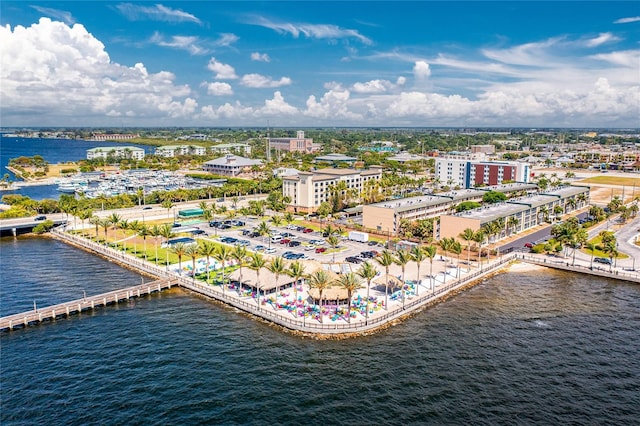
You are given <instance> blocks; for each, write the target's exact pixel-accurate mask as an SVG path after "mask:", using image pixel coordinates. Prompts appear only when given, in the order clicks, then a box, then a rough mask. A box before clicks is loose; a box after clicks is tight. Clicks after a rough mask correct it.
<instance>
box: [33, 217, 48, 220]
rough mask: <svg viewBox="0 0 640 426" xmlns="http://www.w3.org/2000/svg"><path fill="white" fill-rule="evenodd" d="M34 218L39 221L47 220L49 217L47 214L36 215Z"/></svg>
mask: <svg viewBox="0 0 640 426" xmlns="http://www.w3.org/2000/svg"><path fill="white" fill-rule="evenodd" d="M34 220H37V221H41V220H47V217H46V216H36V218H35V219H34Z"/></svg>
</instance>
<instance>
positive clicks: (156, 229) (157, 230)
mask: <svg viewBox="0 0 640 426" xmlns="http://www.w3.org/2000/svg"><path fill="white" fill-rule="evenodd" d="M149 235H151V236H152V237H153V242H154V245H155V247H156V266H157V265H158V237H161V236H162V228H161V227H160V226H158V225H153V226H152V227H151V228H150V229H149Z"/></svg>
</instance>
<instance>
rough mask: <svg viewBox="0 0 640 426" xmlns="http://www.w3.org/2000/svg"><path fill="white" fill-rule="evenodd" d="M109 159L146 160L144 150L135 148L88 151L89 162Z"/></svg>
mask: <svg viewBox="0 0 640 426" xmlns="http://www.w3.org/2000/svg"><path fill="white" fill-rule="evenodd" d="M108 157H113V158H130V159H133V160H144V149H142V148H138V147H135V146H103V147H97V148H91V149H88V150H87V160H94V159H98V158H102V159H105V160H106V159H107V158H108Z"/></svg>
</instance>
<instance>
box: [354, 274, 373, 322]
mask: <svg viewBox="0 0 640 426" xmlns="http://www.w3.org/2000/svg"><path fill="white" fill-rule="evenodd" d="M357 274H358V276H359V277H360V278H362V279H363V280H365V281H366V282H367V311H366V313H365V324H368V322H369V289H370V288H371V281H372V280H373V279H374V278H375V277H376V275H378V270H377V269H376V268H375V266H373V264H371V263H369V262H368V261H366V262H364V263H363V264H362V265H360V268H359V269H358V271H357Z"/></svg>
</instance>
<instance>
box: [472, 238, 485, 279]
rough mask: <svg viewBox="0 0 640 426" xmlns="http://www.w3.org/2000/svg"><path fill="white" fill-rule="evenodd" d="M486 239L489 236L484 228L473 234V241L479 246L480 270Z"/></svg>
mask: <svg viewBox="0 0 640 426" xmlns="http://www.w3.org/2000/svg"><path fill="white" fill-rule="evenodd" d="M485 238H487V234H485V232H484V230H483V229H482V228H480V229H478V230H477V231H476V232H475V233H474V234H473V241H474V242H475V243H476V244H477V245H478V267H479V268H480V269H482V243H484V240H485Z"/></svg>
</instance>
